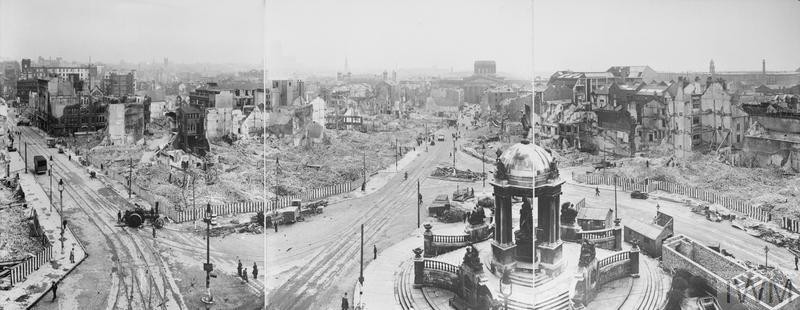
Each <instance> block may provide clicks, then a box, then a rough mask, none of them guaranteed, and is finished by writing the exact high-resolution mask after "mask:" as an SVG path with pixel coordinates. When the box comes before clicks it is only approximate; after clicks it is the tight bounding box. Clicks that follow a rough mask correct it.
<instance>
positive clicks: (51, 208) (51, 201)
mask: <svg viewBox="0 0 800 310" xmlns="http://www.w3.org/2000/svg"><path fill="white" fill-rule="evenodd" d="M47 174H49V175H50V212H53V156H52V155H51V156H50V170H47Z"/></svg>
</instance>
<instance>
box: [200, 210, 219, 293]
mask: <svg viewBox="0 0 800 310" xmlns="http://www.w3.org/2000/svg"><path fill="white" fill-rule="evenodd" d="M212 216H213V215H212V211H211V203H206V218H205V219H204V221H205V222H206V263H205V264H203V270H205V272H206V293H207V294H208V295H206V296H203V297H201V298H200V300H201V301H202V302H204V303H206V304H213V303H214V296H213V295H211V277H212V275H211V271H213V270H214V264H212V263H211V237H210V235H211V221H212ZM213 277H216V276H213Z"/></svg>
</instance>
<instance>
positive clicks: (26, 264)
mask: <svg viewBox="0 0 800 310" xmlns="http://www.w3.org/2000/svg"><path fill="white" fill-rule="evenodd" d="M33 217H34V225H35V226H36V227H34V231H35V232H36V234H37V235H38V239H39V241H40V242H42V245H43V246H44V250H42V251H39V253H36V255H33V256H29V257H28V258H26V259H24V260H23V261H22V262H21V263H19V264H17V265H14V267H11V270H10V271H11V272H10V276H11V285H12V286H13V285H14V284H16V283H20V282H22V281H25V278H26V277H27V276H28V275H29V274H31V273H32V272H34V271H36V270H39V267H42V265H44V264H46V263H48V262H50V260H52V259H53V246H52V245H51V244H50V240H49V239H48V238H47V235H46V234H45V233H44V230H43V229H42V227H41V226H40V225H39V218H38V215H37V214H36V210H34V212H33Z"/></svg>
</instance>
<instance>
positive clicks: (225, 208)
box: [87, 146, 413, 223]
mask: <svg viewBox="0 0 800 310" xmlns="http://www.w3.org/2000/svg"><path fill="white" fill-rule="evenodd" d="M401 148H402V151H404V154H405V153H407V152H409V151H411V150H412V149H413V148H411V147H403V146H401ZM87 161H88V162H89V164H91V165H93V166H95V167H100V164H101V163H100V162H99V161H97V160H94V159H88V160H87ZM104 168H106V166H105V164H104ZM103 173H105V175H106V176H108V177H109V178H111V179H113V180H115V181H117V182H120V183H122V184H123V185H125V186H126V187H127V186H128V175H123V174H120V173H117V172H114V171H112V170H108V169H105V170H103ZM374 174H377V173H373V174H371V175H370V176H372V175H374ZM363 182H364V178H359V179H357V180H354V181H350V182H344V183H339V184H333V185H329V186H325V187H320V188H315V189H311V190H308V191H306V192H304V193H302V194H300V195H292V196H283V197H279V198H278V199H277V201H276V200H275V199H274V198H272V199H270V200H269V201H268V202H267V208H266V209H265V208H264V202H240V203H232V204H225V205H212V206H211V211H212V212H213V213H214V214H218V215H230V214H240V213H255V212H258V211H262V210H263V211H265V212H272V211H275V210H278V209H281V208H285V207H288V206H289V205H290V204H291V202H292V200H294V199H300V200H302V201H306V202H308V201H314V200H319V199H323V198H327V197H330V196H334V195H338V194H342V193H346V192H350V191H353V190H355V189H357V188H360V187H361V184H362V183H363ZM130 190H131V192H132V193H133V194H135V195H136V196H138V197H139V198H141V199H143V200H145V201H147V203H148V204H150V205H155V203H156V202H159V205H160V206H162V207H161V208H159V213H162V214H164V215H165V216H167V217H169V218H170V219H171V220H172V221H173V222H176V223H182V222H189V221H194V220H199V219H202V218H204V217H205V213H206V206H205V205H198V206H196V207H195V208H188V207H187V208H181V209H180V210H176V209H175V208H174V207H172V206H173V205H174V204H173V203H172V201H182V200H183V199H182V198H181V196H179V195H167V196H166V197H163V196H158V195H152V194H151V193H150V192H149V191H148V190H147V189H144V188H141V187H140V186H138V185H136V184H135V183H134V184H132V185H130Z"/></svg>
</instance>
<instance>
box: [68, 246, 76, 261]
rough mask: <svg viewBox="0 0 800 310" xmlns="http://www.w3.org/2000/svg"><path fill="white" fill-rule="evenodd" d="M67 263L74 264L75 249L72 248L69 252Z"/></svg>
mask: <svg viewBox="0 0 800 310" xmlns="http://www.w3.org/2000/svg"><path fill="white" fill-rule="evenodd" d="M69 263H70V264H74V263H75V247H72V250H69Z"/></svg>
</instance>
